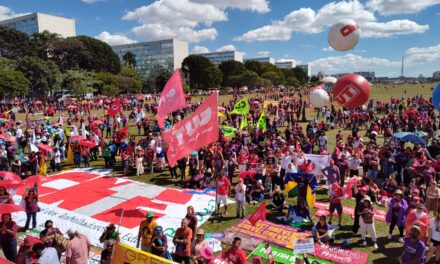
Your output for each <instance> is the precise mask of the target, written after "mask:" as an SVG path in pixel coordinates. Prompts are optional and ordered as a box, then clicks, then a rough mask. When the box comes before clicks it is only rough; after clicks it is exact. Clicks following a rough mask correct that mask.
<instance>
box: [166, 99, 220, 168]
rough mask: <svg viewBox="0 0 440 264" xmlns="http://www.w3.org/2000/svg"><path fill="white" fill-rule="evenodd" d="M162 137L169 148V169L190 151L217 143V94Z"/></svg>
mask: <svg viewBox="0 0 440 264" xmlns="http://www.w3.org/2000/svg"><path fill="white" fill-rule="evenodd" d="M162 136H163V138H164V139H165V141H166V142H167V144H168V146H169V149H168V152H167V158H168V163H169V164H170V166H171V167H174V165H175V164H176V163H177V160H179V159H181V158H183V157H186V156H188V155H189V154H191V152H192V151H194V150H197V149H199V148H201V147H203V146H206V145H208V144H210V143H212V142H215V141H217V140H218V136H219V128H218V117H217V92H213V93H212V94H211V95H210V96H209V97H208V98H207V99H206V100H205V101H204V102H203V103H202V104H201V105H200V106H199V108H197V110H196V111H195V112H194V113H192V114H191V115H190V116H189V117H187V118H185V119H184V120H182V121H180V122H179V123H177V124H176V125H175V126H173V127H172V128H171V129H169V130H167V131H165V132H163V133H162Z"/></svg>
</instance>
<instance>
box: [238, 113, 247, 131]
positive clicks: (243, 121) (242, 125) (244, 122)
mask: <svg viewBox="0 0 440 264" xmlns="http://www.w3.org/2000/svg"><path fill="white" fill-rule="evenodd" d="M247 126H248V122H247V116H246V115H242V116H241V122H240V130H243V128H245V127H247Z"/></svg>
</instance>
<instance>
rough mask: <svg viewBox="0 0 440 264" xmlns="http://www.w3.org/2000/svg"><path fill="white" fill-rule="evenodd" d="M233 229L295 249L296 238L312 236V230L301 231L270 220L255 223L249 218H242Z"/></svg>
mask: <svg viewBox="0 0 440 264" xmlns="http://www.w3.org/2000/svg"><path fill="white" fill-rule="evenodd" d="M232 230H233V231H234V232H236V233H241V234H245V235H248V236H250V237H255V238H257V239H262V240H264V241H267V242H269V243H270V244H274V245H278V246H281V247H285V248H290V249H293V241H294V240H295V239H300V238H306V237H310V236H311V233H310V232H300V231H299V230H298V229H296V228H293V227H290V226H286V225H277V224H275V223H272V222H270V221H258V222H257V223H256V224H255V225H252V224H251V223H249V221H248V219H247V218H245V219H242V220H241V221H239V222H237V223H236V224H235V225H234V226H233V227H232Z"/></svg>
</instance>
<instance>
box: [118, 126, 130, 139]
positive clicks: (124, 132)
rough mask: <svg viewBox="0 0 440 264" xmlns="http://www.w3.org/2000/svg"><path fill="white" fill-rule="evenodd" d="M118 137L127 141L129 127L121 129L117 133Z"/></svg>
mask: <svg viewBox="0 0 440 264" xmlns="http://www.w3.org/2000/svg"><path fill="white" fill-rule="evenodd" d="M116 137H117V138H118V139H119V140H121V141H123V140H125V139H126V138H127V137H128V127H124V128H121V129H119V130H118V131H117V132H116Z"/></svg>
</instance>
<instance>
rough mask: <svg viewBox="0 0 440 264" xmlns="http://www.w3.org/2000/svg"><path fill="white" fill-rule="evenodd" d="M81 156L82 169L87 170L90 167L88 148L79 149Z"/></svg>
mask: <svg viewBox="0 0 440 264" xmlns="http://www.w3.org/2000/svg"><path fill="white" fill-rule="evenodd" d="M81 156H82V160H83V161H84V167H85V168H88V167H90V157H89V156H90V148H89V147H86V146H82V147H81Z"/></svg>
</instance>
